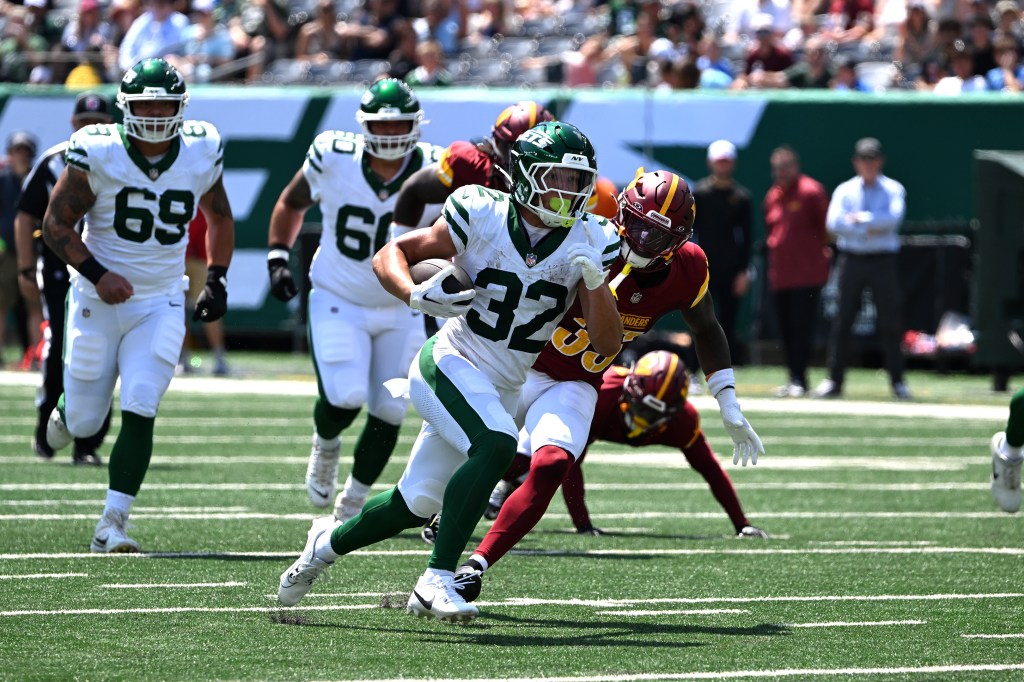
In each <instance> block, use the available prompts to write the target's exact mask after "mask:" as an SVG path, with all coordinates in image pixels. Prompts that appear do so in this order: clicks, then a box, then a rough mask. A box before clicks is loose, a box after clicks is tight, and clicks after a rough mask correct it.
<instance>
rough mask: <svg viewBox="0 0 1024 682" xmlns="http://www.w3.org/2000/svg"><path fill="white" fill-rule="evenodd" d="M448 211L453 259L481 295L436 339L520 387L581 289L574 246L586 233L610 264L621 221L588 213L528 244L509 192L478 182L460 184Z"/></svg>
mask: <svg viewBox="0 0 1024 682" xmlns="http://www.w3.org/2000/svg"><path fill="white" fill-rule="evenodd" d="M444 218H445V221H446V222H447V223H448V232H449V234H450V235H451V238H452V241H453V242H455V248H456V250H457V251H458V254H457V255H456V256H455V258H454V261H455V263H457V264H458V265H459V266H461V267H462V268H463V269H464V270H465V271H466V272H467V273H468V274H469V276H470V277H471V278H472V279H473V282H474V283H475V284H476V297H475V298H474V299H473V301H472V303H471V304H470V309H469V310H468V311H467V312H466V313H465V314H464V315H462V316H460V317H456V318H452V319H450V320H449V321H448V322H447V323H446V324H445V325H444V326H443V327H442V328H441V330H440V331H439V332H438V340H437V345H438V346H440V347H443V346H450V347H452V348H455V349H456V350H458V351H459V352H460V353H461V354H463V355H464V356H465V357H467V358H468V359H469V360H471V361H472V362H473V363H474V364H476V366H477V367H478V368H479V369H480V370H481V371H483V372H484V373H485V374H487V376H488V377H489V378H490V379H491V381H493V382H494V384H495V385H496V386H499V387H504V388H512V389H517V388H519V387H520V386H522V384H523V382H524V381H525V380H526V372H527V370H529V368H530V367H531V366H532V365H533V362H534V360H536V359H537V355H539V354H540V352H541V350H543V348H544V345H545V344H546V343H547V342H548V340H549V339H550V338H551V334H552V332H553V331H554V329H555V327H556V326H557V325H558V321H559V320H560V319H562V315H563V314H564V313H565V311H566V310H567V309H568V308H569V305H570V304H571V303H572V302H573V299H574V298H575V296H576V287H577V285H578V284H579V281H580V279H582V277H583V275H582V271H581V270H580V267H579V266H578V265H575V264H573V263H572V262H570V260H569V258H568V251H569V249H570V247H572V246H573V245H574V244H577V243H580V242H584V243H586V242H588V241H589V242H590V243H592V244H594V245H595V246H597V247H598V248H599V249H600V250H601V251H602V253H603V254H604V255H603V257H604V262H603V265H604V268H605V269H608V268H609V267H611V264H612V262H614V260H615V258H616V257H617V256H618V253H619V235H618V232H617V229H616V227H615V225H613V224H612V223H610V222H608V221H607V220H605V219H604V218H602V217H600V216H596V215H592V214H589V213H585V214H584V217H583V218H582V219H580V220H577V221H576V222H575V223H574V224H573V226H572V227H571V228H569V229H563V228H553V229H552V230H551V231H550V232H549V233H548V234H547V235H545V236H544V237H543V238H542V239H541V240H540V241H538V242H537V243H536V244H535V245H533V246H531V245H530V238H529V237H528V236H527V233H526V230H525V229H524V228H523V226H522V225H521V224H520V217H519V213H518V210H517V209H515V208H514V206H513V204H512V201H511V197H510V196H509V195H508V194H505V193H504V192H499V191H497V190H493V189H487V188H485V187H482V186H480V185H467V186H465V187H461V188H459V189H457V190H455V192H454V193H453V194H452V195H451V196H450V197H448V201H447V202H446V203H445V205H444Z"/></svg>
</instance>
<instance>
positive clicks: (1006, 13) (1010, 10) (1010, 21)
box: [993, 0, 1022, 51]
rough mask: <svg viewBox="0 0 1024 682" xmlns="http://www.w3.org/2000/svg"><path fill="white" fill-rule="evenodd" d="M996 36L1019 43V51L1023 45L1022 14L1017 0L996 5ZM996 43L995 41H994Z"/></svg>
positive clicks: (1003, 0)
mask: <svg viewBox="0 0 1024 682" xmlns="http://www.w3.org/2000/svg"><path fill="white" fill-rule="evenodd" d="M995 15H996V35H995V38H1000V37H1008V38H1013V39H1014V40H1015V41H1017V49H1018V51H1019V50H1020V49H1021V47H1022V43H1021V31H1022V25H1021V14H1020V5H1018V4H1017V0H999V2H997V3H996V11H995ZM993 42H994V39H993Z"/></svg>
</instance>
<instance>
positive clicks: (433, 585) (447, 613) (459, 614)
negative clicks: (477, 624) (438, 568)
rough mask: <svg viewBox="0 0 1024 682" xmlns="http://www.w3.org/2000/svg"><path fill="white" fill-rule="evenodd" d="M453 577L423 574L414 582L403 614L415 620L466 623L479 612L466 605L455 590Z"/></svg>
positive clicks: (470, 605) (473, 607)
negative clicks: (409, 615) (433, 619)
mask: <svg viewBox="0 0 1024 682" xmlns="http://www.w3.org/2000/svg"><path fill="white" fill-rule="evenodd" d="M453 581H454V576H450V575H436V574H435V575H430V572H429V571H428V572H427V573H424V574H423V575H422V576H420V579H419V580H418V581H417V582H416V587H414V588H413V590H412V594H411V595H409V603H408V604H407V605H406V607H405V612H406V613H408V614H411V615H414V616H416V617H417V618H436V619H437V620H443V621H447V622H449V623H468V622H469V621H471V620H473V619H474V618H476V617H477V615H479V613H480V611H479V610H478V609H477V608H476V607H475V606H473V605H472V604H467V603H466V600H465V599H463V598H462V597H461V596H460V595H459V593H458V592H457V591H456V589H455V584H454V582H453Z"/></svg>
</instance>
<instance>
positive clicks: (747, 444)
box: [720, 402, 764, 466]
mask: <svg viewBox="0 0 1024 682" xmlns="http://www.w3.org/2000/svg"><path fill="white" fill-rule="evenodd" d="M720 408H721V412H722V423H723V424H725V430H726V431H728V432H729V437H730V438H732V442H733V449H732V463H733V464H737V463H739V461H740V460H742V461H743V466H747V460H748V459H749V460H750V463H751V464H757V456H758V455H763V454H764V445H762V444H761V439H760V438H758V436H757V434H756V433H755V432H754V427H752V426H751V425H750V422H748V421H747V418H746V417H744V416H743V413H742V412H741V411H740V404H739V403H737V402H734V403H732V404H731V405H720Z"/></svg>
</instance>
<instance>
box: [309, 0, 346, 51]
mask: <svg viewBox="0 0 1024 682" xmlns="http://www.w3.org/2000/svg"><path fill="white" fill-rule="evenodd" d="M343 26H344V25H343V24H339V22H338V14H337V12H336V10H335V9H334V0H318V2H317V3H316V9H315V10H314V12H313V20H312V21H310V22H308V23H306V24H304V25H303V26H302V28H300V29H299V34H298V37H297V38H296V39H295V58H296V59H300V60H302V61H309V62H314V63H317V64H322V63H324V62H327V61H330V60H332V59H348V58H350V56H351V54H352V50H351V49H350V44H349V39H348V38H347V37H346V36H345V33H344V30H342V29H343Z"/></svg>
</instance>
